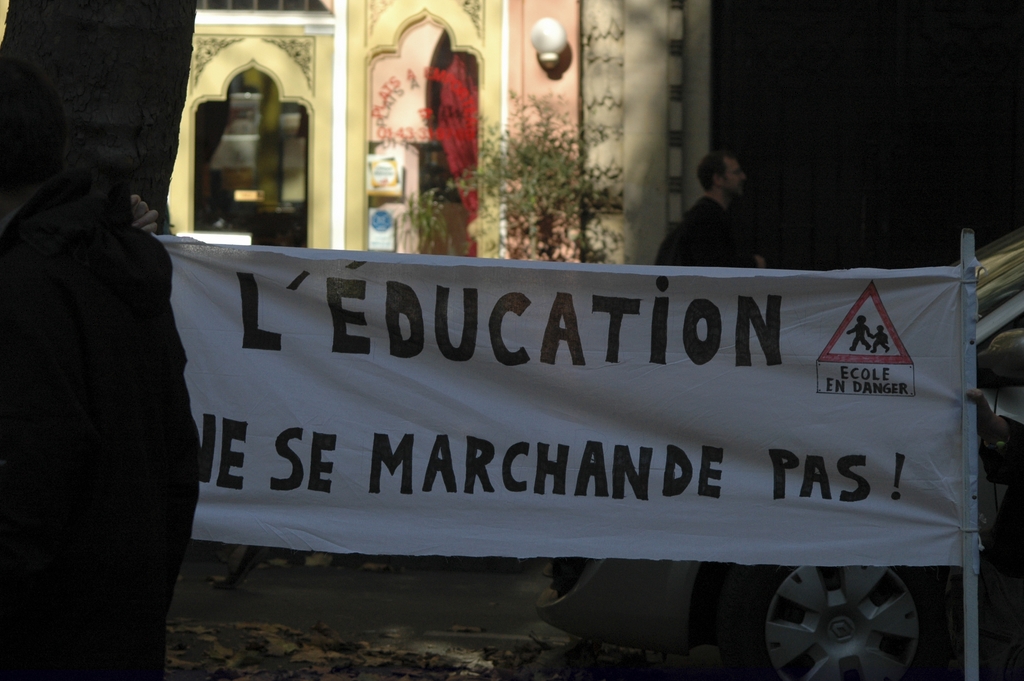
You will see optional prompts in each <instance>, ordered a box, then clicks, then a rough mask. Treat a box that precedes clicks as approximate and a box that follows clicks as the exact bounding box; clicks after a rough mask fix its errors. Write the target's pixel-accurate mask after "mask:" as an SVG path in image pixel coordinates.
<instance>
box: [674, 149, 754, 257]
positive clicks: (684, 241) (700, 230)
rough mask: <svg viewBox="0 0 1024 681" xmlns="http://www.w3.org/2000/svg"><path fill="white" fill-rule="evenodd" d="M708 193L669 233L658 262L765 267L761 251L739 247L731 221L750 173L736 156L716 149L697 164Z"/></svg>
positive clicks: (698, 173)
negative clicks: (732, 207) (733, 205)
mask: <svg viewBox="0 0 1024 681" xmlns="http://www.w3.org/2000/svg"><path fill="white" fill-rule="evenodd" d="M697 179H699V180H700V184H701V186H702V187H703V188H704V196H702V197H701V198H700V200H699V201H697V203H695V204H694V205H693V207H692V208H690V210H688V211H686V214H685V215H684V216H683V224H682V225H680V226H679V227H677V228H676V229H674V230H673V231H672V232H670V233H669V235H668V236H666V237H665V240H664V241H662V242H661V246H660V247H659V248H658V256H657V258H656V260H655V261H654V264H655V265H684V266H691V267H764V266H765V260H764V258H762V257H761V256H760V255H756V254H753V253H744V252H740V251H737V250H736V245H735V244H734V243H733V240H732V225H731V223H730V221H729V205H730V204H731V203H732V201H733V199H735V198H737V197H740V196H742V195H743V183H744V182H746V180H747V176H746V174H744V172H743V169H742V168H741V167H740V164H739V161H737V160H736V156H735V155H733V154H732V152H729V151H713V152H711V153H710V154H708V155H707V156H705V157H704V158H703V159H702V160H701V162H700V165H698V166H697Z"/></svg>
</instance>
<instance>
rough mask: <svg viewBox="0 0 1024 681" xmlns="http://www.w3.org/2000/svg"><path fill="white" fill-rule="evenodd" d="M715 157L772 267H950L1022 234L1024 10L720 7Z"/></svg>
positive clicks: (972, 2)
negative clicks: (731, 162) (730, 160)
mask: <svg viewBox="0 0 1024 681" xmlns="http://www.w3.org/2000/svg"><path fill="white" fill-rule="evenodd" d="M712 32H713V57H712V63H713V84H712V92H713V94H712V121H713V129H712V146H713V147H716V148H721V147H725V148H730V149H732V150H733V151H735V152H736V153H737V155H738V156H739V160H740V162H741V163H742V165H743V167H744V169H745V170H746V172H747V175H748V176H749V179H748V181H747V184H746V193H745V196H744V197H743V199H742V200H740V201H738V202H736V203H735V204H734V206H735V210H736V214H735V216H734V222H735V223H737V224H739V225H745V226H746V229H745V231H743V232H742V233H740V234H738V235H737V237H738V240H739V241H740V242H741V243H742V245H744V246H746V247H749V248H750V249H751V250H755V251H758V252H761V253H763V254H764V255H765V256H766V257H767V258H768V260H769V264H770V265H771V266H773V267H784V268H794V269H836V268H848V267H885V268H892V267H918V266H927V265H939V264H949V263H951V262H953V261H955V260H957V259H958V257H959V233H960V230H961V228H964V227H970V228H973V229H974V230H975V232H976V235H977V244H978V245H979V246H981V245H984V244H986V243H988V242H990V241H992V240H994V239H995V238H997V237H999V236H1001V235H1003V234H1005V233H1007V232H1009V231H1011V230H1012V229H1014V228H1016V227H1019V226H1021V225H1024V43H1022V38H1024V3H1022V2H1019V1H1018V0H918V1H912V0H896V1H895V2H894V1H893V0H847V1H843V0H775V1H771V2H769V1H767V0H722V1H721V2H715V3H714V14H713V19H712Z"/></svg>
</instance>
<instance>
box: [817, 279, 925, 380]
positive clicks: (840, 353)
mask: <svg viewBox="0 0 1024 681" xmlns="http://www.w3.org/2000/svg"><path fill="white" fill-rule="evenodd" d="M868 301H870V302H871V304H870V305H868V304H867V303H868ZM837 345H838V346H839V347H838V348H836V346H837ZM818 361H819V362H841V363H843V364H913V363H914V361H913V360H912V359H910V355H909V354H908V353H907V349H906V348H904V347H903V341H901V340H900V336H899V334H898V333H896V329H895V327H893V325H892V320H891V319H889V313H888V312H886V310H885V305H882V299H881V297H879V295H878V289H876V288H875V282H874V281H872V282H871V283H870V284H868V287H867V288H866V289H864V293H862V294H860V298H858V299H857V302H856V303H854V304H853V307H851V308H850V311H849V312H848V313H846V317H845V318H844V319H843V323H842V324H840V325H839V328H838V329H836V332H835V334H833V336H832V340H830V341H829V342H828V345H826V346H825V349H824V350H823V351H822V353H821V356H820V357H818Z"/></svg>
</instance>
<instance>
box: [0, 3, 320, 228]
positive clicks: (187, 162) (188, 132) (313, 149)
mask: <svg viewBox="0 0 1024 681" xmlns="http://www.w3.org/2000/svg"><path fill="white" fill-rule="evenodd" d="M3 1H4V0H0V2H3ZM192 45H193V50H192V71H191V73H190V74H189V83H188V95H187V98H186V100H185V108H184V110H183V111H182V116H181V134H180V137H179V147H178V157H177V159H176V160H175V162H174V172H173V174H172V175H171V191H170V201H169V210H170V213H171V221H172V223H173V226H174V233H175V234H180V233H182V232H190V231H192V229H193V224H192V221H193V217H194V216H193V193H194V187H195V146H196V145H195V135H196V131H195V117H196V110H197V109H198V108H199V105H200V104H202V103H203V102H206V101H211V100H225V99H227V89H228V85H229V84H230V82H231V79H232V78H234V77H235V76H236V75H238V74H239V73H241V72H243V71H246V70H248V69H250V68H258V69H260V70H261V71H263V72H264V73H267V74H269V75H270V77H271V78H273V80H274V82H275V84H276V86H277V89H278V92H279V93H280V97H281V101H288V102H298V103H299V104H301V105H302V106H304V107H306V110H307V111H308V112H309V139H308V149H309V168H308V182H309V184H308V195H307V202H308V203H307V206H308V211H309V213H308V215H309V218H308V219H309V233H308V239H307V244H308V245H309V246H310V247H311V248H330V247H331V116H332V79H331V74H332V71H333V69H332V60H333V56H334V37H333V36H331V35H306V31H305V28H304V27H303V26H274V25H255V26H252V25H249V26H238V25H236V26H217V25H197V26H196V31H195V35H194V37H193V39H192Z"/></svg>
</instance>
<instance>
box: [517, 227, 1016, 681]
mask: <svg viewBox="0 0 1024 681" xmlns="http://www.w3.org/2000/svg"><path fill="white" fill-rule="evenodd" d="M977 255H978V259H979V261H980V262H981V264H982V267H983V268H984V269H983V270H981V271H980V275H979V283H978V312H979V322H978V329H977V336H976V337H977V342H978V348H979V354H978V358H979V359H978V364H979V371H978V375H979V379H978V383H979V385H980V386H981V387H983V388H985V389H986V392H987V394H988V398H989V401H990V403H992V404H993V407H994V408H995V409H996V411H997V413H1005V414H1008V415H1010V416H1014V417H1015V418H1017V419H1018V420H1021V421H1024V328H1021V329H1020V330H1017V329H1018V327H1024V228H1021V229H1018V230H1016V231H1015V232H1012V233H1011V234H1008V235H1006V236H1005V237H1003V238H1001V239H999V240H998V241H996V242H994V243H992V244H990V245H988V246H987V247H985V248H983V249H980V250H979V251H978V254H977ZM997 339H998V340H997ZM979 488H980V500H979V501H980V507H979V521H980V524H981V527H982V531H983V534H984V530H985V528H986V527H987V526H988V525H990V524H991V522H992V521H994V519H995V515H996V510H997V506H998V501H999V498H1000V495H1001V494H1000V493H1001V490H1000V489H998V488H997V486H995V485H992V484H991V483H987V482H985V481H984V480H982V481H980V482H979ZM552 572H553V574H552V583H551V586H550V588H548V589H547V590H546V591H545V592H544V593H542V594H541V596H540V598H539V599H538V601H537V611H538V613H539V614H540V616H541V618H542V619H544V620H545V621H546V622H548V623H550V624H552V625H554V626H556V627H558V628H560V629H563V630H565V631H567V632H569V633H570V634H573V635H575V636H578V637H581V638H584V639H593V640H597V641H603V642H607V643H613V644H617V645H623V646H629V647H635V648H642V649H646V650H652V651H660V652H665V653H679V654H684V655H685V654H688V653H689V651H690V650H691V649H692V648H694V647H696V646H698V645H702V644H713V645H717V646H718V647H719V650H720V652H721V656H722V659H723V662H724V663H725V664H726V665H728V666H730V667H746V668H760V669H774V670H775V672H776V674H777V675H778V676H779V677H780V678H782V679H786V680H791V681H796V680H797V679H801V680H802V679H829V680H832V679H836V680H840V679H842V680H844V681H845V680H846V679H860V680H861V681H868V680H871V681H875V680H877V681H883V680H884V679H889V680H890V681H897V680H898V679H900V678H901V677H903V676H904V674H905V673H906V672H907V671H908V670H910V669H911V668H931V669H936V668H940V669H945V668H946V666H947V664H948V662H949V660H950V659H951V657H952V655H953V652H952V647H951V645H950V641H949V635H948V630H947V625H946V615H945V602H944V601H945V588H946V581H947V576H948V568H946V567H924V568H921V567H915V568H911V567H863V566H850V567H815V566H808V565H804V566H795V567H794V566H788V567H784V566H777V565H735V564H728V563H711V562H698V561H651V560H623V559H605V560H586V559H580V558H570V559H558V560H555V561H553V563H552ZM822 612H827V613H828V614H827V616H826V617H821V616H820V615H819V613H822Z"/></svg>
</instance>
